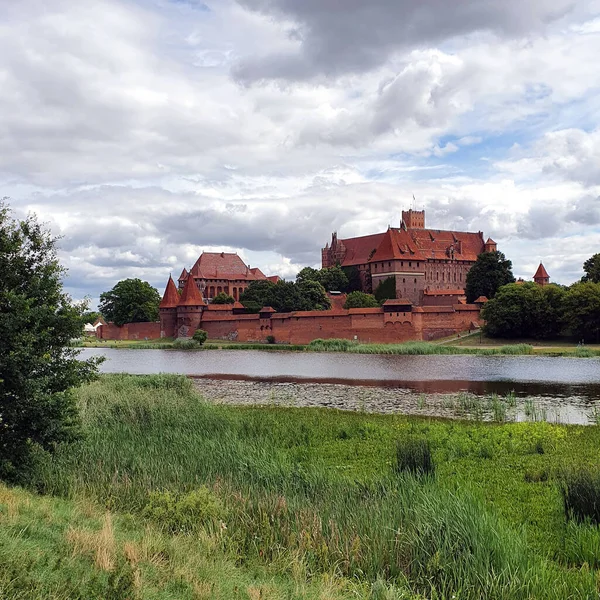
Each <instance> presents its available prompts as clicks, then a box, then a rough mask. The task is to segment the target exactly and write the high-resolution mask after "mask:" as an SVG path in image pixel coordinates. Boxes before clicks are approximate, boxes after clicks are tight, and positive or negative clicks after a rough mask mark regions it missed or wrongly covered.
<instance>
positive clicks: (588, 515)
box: [561, 468, 600, 525]
mask: <svg viewBox="0 0 600 600" xmlns="http://www.w3.org/2000/svg"><path fill="white" fill-rule="evenodd" d="M561 483H562V485H561V493H562V499H563V507H564V511H565V517H566V519H567V520H569V519H574V520H575V521H578V522H585V521H589V522H591V523H595V524H596V525H600V472H599V471H591V470H590V469H589V468H579V469H573V470H570V471H567V472H565V473H563V474H562V481H561Z"/></svg>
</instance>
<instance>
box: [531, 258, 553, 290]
mask: <svg viewBox="0 0 600 600" xmlns="http://www.w3.org/2000/svg"><path fill="white" fill-rule="evenodd" d="M533 281H535V283H537V284H538V285H541V286H544V285H548V284H549V283H550V275H548V271H546V269H545V267H544V265H543V264H542V263H541V262H540V266H539V267H538V269H537V271H536V272H535V275H534V276H533Z"/></svg>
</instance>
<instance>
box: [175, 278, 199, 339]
mask: <svg viewBox="0 0 600 600" xmlns="http://www.w3.org/2000/svg"><path fill="white" fill-rule="evenodd" d="M205 307H206V303H205V302H204V298H203V297H202V294H201V293H200V290H199V289H198V286H197V285H196V282H195V281H194V278H193V277H188V278H187V279H186V282H185V285H184V287H183V291H182V292H181V297H180V298H179V303H178V305H177V334H176V337H191V336H192V335H193V334H194V331H196V329H198V328H199V327H200V322H201V320H202V312H203V311H204V308H205Z"/></svg>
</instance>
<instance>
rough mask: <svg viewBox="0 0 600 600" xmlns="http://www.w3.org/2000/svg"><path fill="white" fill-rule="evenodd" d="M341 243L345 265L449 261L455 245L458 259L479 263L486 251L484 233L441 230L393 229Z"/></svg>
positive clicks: (455, 253)
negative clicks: (399, 260) (344, 254)
mask: <svg viewBox="0 0 600 600" xmlns="http://www.w3.org/2000/svg"><path fill="white" fill-rule="evenodd" d="M340 241H341V242H342V243H343V245H344V246H345V247H346V256H345V258H344V260H343V262H342V266H349V265H357V264H365V263H367V262H369V261H371V262H374V261H383V260H398V259H408V260H410V259H413V260H427V259H446V258H448V255H449V249H450V247H451V246H453V247H454V258H455V259H456V260H467V261H475V260H477V256H478V255H479V254H481V253H482V252H483V251H484V249H485V244H484V242H483V235H482V234H481V233H469V232H463V231H443V230H437V229H397V228H393V227H390V228H389V229H388V230H387V231H386V232H385V233H377V234H374V235H366V236H363V237H357V238H348V239H345V240H340ZM373 250H375V252H373Z"/></svg>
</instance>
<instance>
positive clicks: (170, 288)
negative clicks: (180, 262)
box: [158, 277, 179, 308]
mask: <svg viewBox="0 0 600 600" xmlns="http://www.w3.org/2000/svg"><path fill="white" fill-rule="evenodd" d="M178 304H179V294H178V293H177V288H176V287H175V282H174V281H173V278H172V277H169V281H168V282H167V287H166V288H165V294H164V296H163V297H162V300H161V301H160V304H159V305H158V307H159V308H175V307H176V306H177V305H178Z"/></svg>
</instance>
